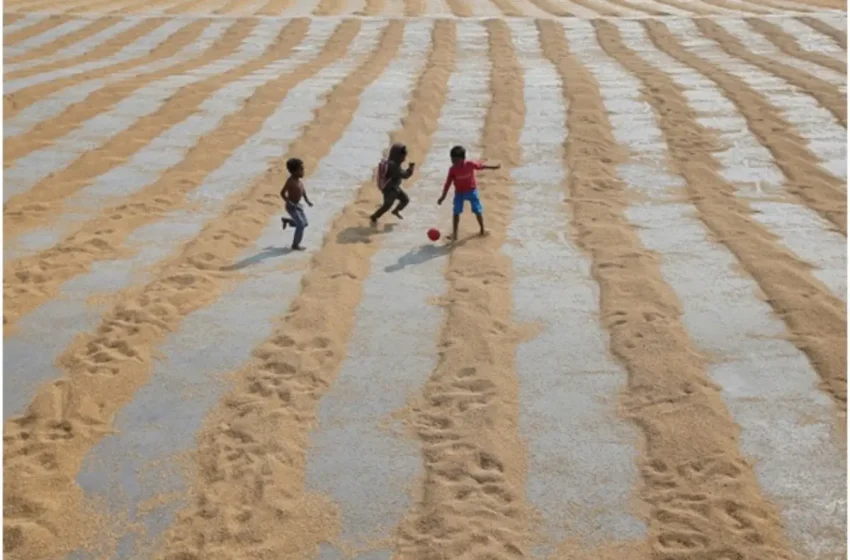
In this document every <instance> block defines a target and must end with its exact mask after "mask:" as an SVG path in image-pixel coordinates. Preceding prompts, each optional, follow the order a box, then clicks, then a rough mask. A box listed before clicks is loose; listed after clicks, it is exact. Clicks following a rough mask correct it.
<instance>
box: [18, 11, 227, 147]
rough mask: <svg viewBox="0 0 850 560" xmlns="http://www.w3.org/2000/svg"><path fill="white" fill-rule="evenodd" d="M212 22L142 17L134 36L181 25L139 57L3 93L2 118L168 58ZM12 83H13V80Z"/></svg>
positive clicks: (198, 35) (197, 36)
mask: <svg viewBox="0 0 850 560" xmlns="http://www.w3.org/2000/svg"><path fill="white" fill-rule="evenodd" d="M210 23H211V22H210V21H209V20H207V21H203V20H197V21H193V22H191V23H189V24H184V23H183V22H175V21H173V20H168V19H166V18H152V19H146V20H144V21H142V22H141V23H140V24H139V25H138V26H136V27H134V28H133V31H135V33H134V36H136V37H139V36H144V35H147V34H148V33H150V34H151V35H153V34H155V33H157V32H158V31H159V29H157V28H158V27H160V26H161V27H162V28H166V27H167V28H168V29H169V31H170V29H171V27H174V26H179V29H178V30H176V31H175V32H173V33H169V35H168V37H167V38H165V37H163V39H162V40H161V42H160V41H157V43H158V44H157V46H156V47H155V48H154V49H153V50H152V51H150V52H149V53H148V54H146V55H142V56H140V57H136V58H132V59H130V60H125V61H122V62H118V63H114V64H107V65H106V66H101V67H99V68H96V69H93V70H91V71H86V72H83V71H80V72H76V73H75V72H72V74H71V75H70V76H68V75H61V73H60V76H61V77H57V78H55V79H47V80H45V81H42V82H40V83H36V84H34V85H31V86H25V87H22V88H20V89H18V90H17V91H15V92H14V93H11V94H4V95H3V111H4V112H3V118H4V120H5V119H7V118H9V117H14V116H15V115H17V114H18V113H20V112H21V111H23V110H24V109H26V108H27V107H29V106H30V105H32V104H34V103H36V102H37V101H39V100H41V99H44V98H45V97H48V96H49V95H51V94H53V93H56V92H57V91H60V90H63V89H65V88H66V87H69V86H73V85H75V84H77V83H79V82H80V81H82V80H95V79H100V78H107V77H109V76H113V75H115V74H117V73H119V72H125V71H127V70H131V69H133V68H136V67H138V66H142V65H144V64H148V63H151V62H156V61H157V60H158V59H160V58H168V57H171V56H174V55H175V54H176V53H177V52H179V51H180V50H181V49H183V48H184V47H186V46H188V45H189V44H191V43H193V42H195V41H197V40H198V38H199V37H200V36H201V33H203V31H204V28H206V27H207V26H208V25H210ZM122 35H124V34H122ZM116 40H117V39H116ZM127 40H128V42H129V41H130V38H129V37H128V38H127ZM119 55H120V53H119ZM119 55H116V56H119ZM76 68H79V67H76ZM73 69H74V67H71V68H70V70H73ZM75 74H80V75H75ZM4 85H5V84H4ZM9 85H10V86H11V84H9ZM4 150H5V146H4Z"/></svg>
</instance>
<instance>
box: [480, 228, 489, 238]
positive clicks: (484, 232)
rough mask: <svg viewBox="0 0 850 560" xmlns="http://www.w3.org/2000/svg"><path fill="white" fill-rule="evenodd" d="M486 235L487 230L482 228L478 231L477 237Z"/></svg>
mask: <svg viewBox="0 0 850 560" xmlns="http://www.w3.org/2000/svg"><path fill="white" fill-rule="evenodd" d="M487 235H488V232H487V230H483V229H482V230H481V231H480V232H479V233H478V236H479V237H487Z"/></svg>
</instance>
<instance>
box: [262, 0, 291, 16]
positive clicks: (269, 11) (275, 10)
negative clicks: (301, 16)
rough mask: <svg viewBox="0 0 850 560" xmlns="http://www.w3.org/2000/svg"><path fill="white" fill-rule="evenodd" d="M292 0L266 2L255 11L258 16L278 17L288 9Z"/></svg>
mask: <svg viewBox="0 0 850 560" xmlns="http://www.w3.org/2000/svg"><path fill="white" fill-rule="evenodd" d="M291 4H292V0H268V2H266V3H265V4H263V7H262V8H260V9H259V10H257V14H258V15H265V16H278V15H280V14H282V13H284V11H285V10H286V9H287V8H289V6H290V5H291Z"/></svg>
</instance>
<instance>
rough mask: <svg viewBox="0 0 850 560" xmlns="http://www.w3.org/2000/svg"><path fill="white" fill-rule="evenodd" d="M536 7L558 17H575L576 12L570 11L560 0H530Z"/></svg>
mask: <svg viewBox="0 0 850 560" xmlns="http://www.w3.org/2000/svg"><path fill="white" fill-rule="evenodd" d="M529 1H530V2H531V3H532V4H534V5H535V6H536V7H538V8H540V9H541V10H543V11H544V12H546V13H547V14H551V15H553V16H557V17H575V14H573V13H570V11H569V10H567V9H566V8H565V7H564V6H562V5H561V4H560V2H558V0H529Z"/></svg>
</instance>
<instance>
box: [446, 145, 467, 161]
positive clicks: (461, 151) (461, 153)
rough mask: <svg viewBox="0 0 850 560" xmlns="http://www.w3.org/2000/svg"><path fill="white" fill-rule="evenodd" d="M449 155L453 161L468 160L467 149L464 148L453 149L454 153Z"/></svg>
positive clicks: (456, 147)
mask: <svg viewBox="0 0 850 560" xmlns="http://www.w3.org/2000/svg"><path fill="white" fill-rule="evenodd" d="M449 155H450V156H451V158H452V159H466V148H464V147H463V146H455V147H454V148H452V151H451V152H449Z"/></svg>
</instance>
